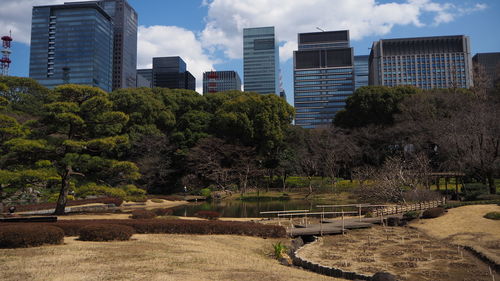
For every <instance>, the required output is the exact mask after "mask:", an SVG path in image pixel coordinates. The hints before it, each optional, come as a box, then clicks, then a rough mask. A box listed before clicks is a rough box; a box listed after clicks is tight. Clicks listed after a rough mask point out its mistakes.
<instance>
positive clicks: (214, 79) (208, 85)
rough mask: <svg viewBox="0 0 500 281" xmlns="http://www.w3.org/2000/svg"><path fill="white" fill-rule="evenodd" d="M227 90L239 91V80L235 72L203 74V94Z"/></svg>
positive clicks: (209, 72)
mask: <svg viewBox="0 0 500 281" xmlns="http://www.w3.org/2000/svg"><path fill="white" fill-rule="evenodd" d="M229 90H237V91H241V79H240V76H239V75H238V73H237V72H236V71H208V72H205V73H203V94H208V93H218V92H223V91H229Z"/></svg>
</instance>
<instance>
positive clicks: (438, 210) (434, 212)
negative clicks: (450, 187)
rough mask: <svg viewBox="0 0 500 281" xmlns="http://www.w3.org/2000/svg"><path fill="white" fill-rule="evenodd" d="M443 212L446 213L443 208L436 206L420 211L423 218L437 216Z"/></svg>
mask: <svg viewBox="0 0 500 281" xmlns="http://www.w3.org/2000/svg"><path fill="white" fill-rule="evenodd" d="M444 213H446V209H445V208H441V207H436V208H432V209H428V210H425V211H424V212H423V213H422V218H423V219H433V218H437V217H440V216H442V215H443V214H444Z"/></svg>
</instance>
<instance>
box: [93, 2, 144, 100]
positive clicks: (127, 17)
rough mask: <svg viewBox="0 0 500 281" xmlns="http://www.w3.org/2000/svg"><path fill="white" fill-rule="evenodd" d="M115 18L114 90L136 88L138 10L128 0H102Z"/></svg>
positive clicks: (104, 6)
mask: <svg viewBox="0 0 500 281" xmlns="http://www.w3.org/2000/svg"><path fill="white" fill-rule="evenodd" d="M98 3H99V4H100V5H101V6H102V7H103V9H104V10H105V11H106V12H107V13H108V14H109V15H110V16H111V18H112V19H113V26H114V28H113V30H114V32H113V37H114V39H113V41H114V46H113V90H114V89H120V88H134V87H135V86H136V69H137V20H138V19H137V12H136V11H135V10H134V8H132V6H130V4H129V3H128V2H127V0H100V1H98Z"/></svg>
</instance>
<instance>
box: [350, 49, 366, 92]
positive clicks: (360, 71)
mask: <svg viewBox="0 0 500 281" xmlns="http://www.w3.org/2000/svg"><path fill="white" fill-rule="evenodd" d="M369 58H370V56H368V55H366V56H354V90H357V89H358V88H360V87H363V86H368V74H369V68H368V60H369Z"/></svg>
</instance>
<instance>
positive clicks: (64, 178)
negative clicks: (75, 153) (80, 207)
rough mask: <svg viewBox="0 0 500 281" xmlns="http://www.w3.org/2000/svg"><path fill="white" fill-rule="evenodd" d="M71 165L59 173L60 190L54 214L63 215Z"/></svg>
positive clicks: (66, 200)
mask: <svg viewBox="0 0 500 281" xmlns="http://www.w3.org/2000/svg"><path fill="white" fill-rule="evenodd" d="M70 171H71V167H66V170H65V171H64V174H62V175H61V191H60V192H59V198H57V205H56V210H55V211H54V214H55V215H64V213H65V211H64V209H65V208H66V203H67V202H68V191H69V180H70Z"/></svg>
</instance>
